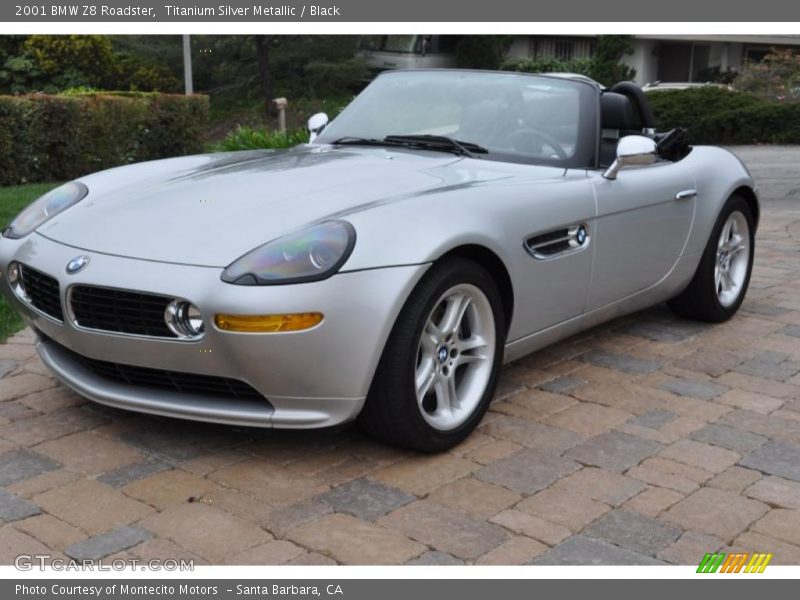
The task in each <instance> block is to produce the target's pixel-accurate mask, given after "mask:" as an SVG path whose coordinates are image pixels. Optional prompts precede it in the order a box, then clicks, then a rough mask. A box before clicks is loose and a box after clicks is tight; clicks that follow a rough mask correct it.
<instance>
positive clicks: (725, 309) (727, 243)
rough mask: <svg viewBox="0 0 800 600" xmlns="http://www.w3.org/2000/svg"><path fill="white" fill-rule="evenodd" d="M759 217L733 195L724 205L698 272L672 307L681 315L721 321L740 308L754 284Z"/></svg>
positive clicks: (746, 204)
mask: <svg viewBox="0 0 800 600" xmlns="http://www.w3.org/2000/svg"><path fill="white" fill-rule="evenodd" d="M754 248H755V219H754V217H753V211H752V210H751V209H750V206H749V205H748V203H747V201H746V200H745V199H744V198H742V197H741V196H736V195H734V196H731V197H730V198H729V199H728V201H727V202H726V203H725V206H724V207H723V208H722V211H721V212H720V215H719V217H718V218H717V222H716V224H715V225H714V229H713V230H712V232H711V237H710V239H709V240H708V244H707V245H706V248H705V251H704V252H703V256H702V258H701V259H700V264H699V266H698V267H697V272H696V273H695V275H694V278H693V279H692V281H691V283H690V284H689V286H688V287H687V288H686V289H685V290H684V291H683V292H682V293H681V294H680V295H679V296H677V297H676V298H673V299H672V300H670V301H669V307H670V308H671V309H672V310H673V311H674V312H676V313H677V314H678V315H680V316H683V317H688V318H690V319H697V320H700V321H709V322H712V323H719V322H722V321H727V320H728V319H730V318H731V317H732V316H733V315H734V314H736V311H737V310H739V306H741V304H742V301H743V300H744V296H745V293H746V292H747V287H748V285H749V284H750V273H751V272H752V269H753V252H754Z"/></svg>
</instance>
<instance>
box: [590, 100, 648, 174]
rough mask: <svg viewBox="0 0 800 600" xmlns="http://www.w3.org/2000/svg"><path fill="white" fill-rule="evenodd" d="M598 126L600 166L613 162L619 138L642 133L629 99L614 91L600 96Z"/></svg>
mask: <svg viewBox="0 0 800 600" xmlns="http://www.w3.org/2000/svg"><path fill="white" fill-rule="evenodd" d="M600 127H601V132H600V166H601V167H607V166H609V165H610V164H611V163H612V162H614V158H615V157H616V150H617V142H618V141H619V140H620V138H622V137H625V136H626V135H636V134H639V135H641V133H642V122H641V119H640V117H639V116H638V115H637V113H636V110H634V107H633V104H632V103H631V101H630V99H629V98H628V97H627V96H625V95H623V94H617V93H615V92H604V93H603V95H602V96H600Z"/></svg>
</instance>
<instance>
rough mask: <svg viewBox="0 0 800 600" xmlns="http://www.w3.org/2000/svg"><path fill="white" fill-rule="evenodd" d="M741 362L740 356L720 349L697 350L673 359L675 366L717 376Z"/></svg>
mask: <svg viewBox="0 0 800 600" xmlns="http://www.w3.org/2000/svg"><path fill="white" fill-rule="evenodd" d="M740 362H742V357H741V356H739V355H737V354H733V353H731V352H725V351H722V350H709V349H702V350H697V351H696V352H694V353H693V354H690V355H689V356H687V357H685V358H682V359H680V360H677V361H675V363H674V364H675V366H676V367H678V368H681V369H686V370H688V371H696V372H698V373H705V374H707V375H711V376H712V377H719V376H720V375H722V374H723V373H725V372H727V371H730V370H731V369H733V368H734V367H735V366H736V365H738V364H739V363H740Z"/></svg>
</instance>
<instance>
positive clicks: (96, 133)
mask: <svg viewBox="0 0 800 600" xmlns="http://www.w3.org/2000/svg"><path fill="white" fill-rule="evenodd" d="M207 121H208V98H206V97H205V96H189V97H186V96H178V95H165V94H155V93H83V92H73V93H70V94H67V95H58V96H48V95H42V94H36V95H29V96H0V185H13V184H18V183H25V182H34V181H62V180H67V179H74V178H75V177H79V176H81V175H84V174H86V173H89V172H92V171H97V170H101V169H106V168H110V167H114V166H118V165H123V164H128V163H132V162H138V161H143V160H152V159H156V158H165V157H169V156H176V155H182V154H190V153H193V152H198V151H200V150H201V149H202V145H203V136H204V133H205V128H206V124H207Z"/></svg>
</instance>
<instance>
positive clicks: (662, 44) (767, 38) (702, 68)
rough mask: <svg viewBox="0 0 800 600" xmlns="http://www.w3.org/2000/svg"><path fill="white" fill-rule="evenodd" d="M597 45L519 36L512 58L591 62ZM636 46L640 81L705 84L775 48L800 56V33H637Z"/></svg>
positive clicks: (588, 40)
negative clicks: (587, 60)
mask: <svg viewBox="0 0 800 600" xmlns="http://www.w3.org/2000/svg"><path fill="white" fill-rule="evenodd" d="M596 45H597V36H546V35H525V36H516V37H515V39H514V41H513V42H512V45H511V48H510V49H509V53H508V57H509V58H525V57H534V58H535V57H553V58H559V59H562V60H569V59H573V58H591V57H592V55H593V54H594V51H595V47H596ZM633 46H634V49H633V54H631V55H629V56H626V57H624V58H623V62H624V63H626V64H627V65H629V66H631V67H633V68H634V69H636V82H637V83H639V84H645V83H650V82H654V81H664V82H667V81H670V82H678V81H679V82H703V81H708V80H709V79H712V78H713V75H714V73H715V72H720V71H721V72H725V71H727V70H728V69H737V68H739V67H741V66H742V64H743V63H744V62H745V61H748V60H750V61H760V60H761V59H762V58H764V56H765V55H766V54H767V52H769V50H770V48H773V47H774V48H779V49H781V48H786V49H792V50H794V51H796V52H800V35H671V34H664V35H661V34H654V35H636V36H634V41H633Z"/></svg>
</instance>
